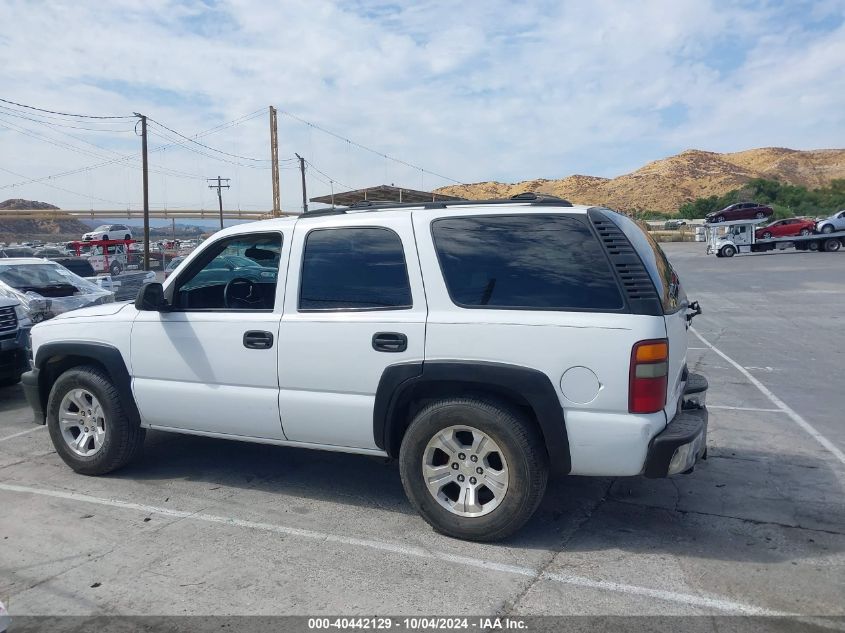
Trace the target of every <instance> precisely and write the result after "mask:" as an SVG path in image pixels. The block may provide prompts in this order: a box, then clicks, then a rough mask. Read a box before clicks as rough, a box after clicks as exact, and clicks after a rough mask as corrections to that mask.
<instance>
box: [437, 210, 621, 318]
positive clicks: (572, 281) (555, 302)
mask: <svg viewBox="0 0 845 633" xmlns="http://www.w3.org/2000/svg"><path fill="white" fill-rule="evenodd" d="M432 234H433V236H434V246H435V248H436V250H437V257H438V259H439V260H440V267H441V269H442V271H443V277H444V279H445V281H446V287H447V288H448V290H449V295H450V296H451V298H452V301H454V302H455V304H457V305H459V306H462V307H465V308H499V309H530V310H619V309H621V308H622V307H623V301H622V296H621V295H620V293H619V288H618V286H617V284H616V279H615V277H614V275H613V273H612V271H611V269H610V265H609V264H608V261H607V257H606V256H605V254H604V251H603V250H602V247H601V245H600V244H599V242H598V240H597V239H596V237H595V236H594V235H593V232H592V231H591V230H590V228H589V227H588V226H586V225H585V224H584V223H582V222H581V221H580V220H579V219H576V218H573V217H570V216H564V215H551V214H542V215H541V214H537V215H523V214H520V215H490V216H479V217H467V218H443V219H440V220H435V221H434V222H432Z"/></svg>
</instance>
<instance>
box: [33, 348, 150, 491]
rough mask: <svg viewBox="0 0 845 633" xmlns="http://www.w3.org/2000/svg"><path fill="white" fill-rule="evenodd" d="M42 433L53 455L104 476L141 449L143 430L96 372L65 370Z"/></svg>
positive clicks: (92, 369)
mask: <svg viewBox="0 0 845 633" xmlns="http://www.w3.org/2000/svg"><path fill="white" fill-rule="evenodd" d="M47 428H48V430H49V431H50V439H52V440H53V446H54V447H55V448H56V452H57V453H58V454H59V456H60V457H61V458H62V459H63V460H64V462H65V463H66V464H67V465H68V466H70V467H71V468H72V469H73V470H75V471H76V472H78V473H82V474H83V475H103V474H105V473H108V472H111V471H113V470H116V469H118V468H120V467H122V466H125V465H126V464H128V463H129V462H130V461H131V460H132V459H133V458H134V457H135V456H136V455H137V454H138V453H139V452H140V450H141V447H142V445H143V443H144V429H142V428H141V426H140V421H139V420H138V419H137V415H136V414H134V413H133V412H132V411H129V410H127V409H126V408H125V407H124V406H123V404H122V403H121V399H120V394H119V393H118V391H117V388H116V387H115V386H114V384H113V383H112V382H111V380H110V379H109V377H108V376H107V375H106V374H105V372H103V371H102V370H101V369H100V368H98V367H94V366H90V365H84V366H80V367H74V368H73V369H69V370H68V371H66V372H65V373H63V374H62V375H61V376H59V378H58V380H56V382H55V384H54V385H53V388H52V390H51V391H50V397H49V399H48V401H47Z"/></svg>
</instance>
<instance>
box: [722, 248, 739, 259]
mask: <svg viewBox="0 0 845 633" xmlns="http://www.w3.org/2000/svg"><path fill="white" fill-rule="evenodd" d="M719 252H720V253H722V257H733V256H734V255H736V249H735V248H734V247H733V246H723V247H722V250H721V251H719Z"/></svg>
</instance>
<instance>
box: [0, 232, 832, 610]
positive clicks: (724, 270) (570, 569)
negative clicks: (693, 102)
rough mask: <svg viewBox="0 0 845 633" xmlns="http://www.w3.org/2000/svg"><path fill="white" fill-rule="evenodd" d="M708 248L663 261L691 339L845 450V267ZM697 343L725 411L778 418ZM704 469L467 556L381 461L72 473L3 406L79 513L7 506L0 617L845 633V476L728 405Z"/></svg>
mask: <svg viewBox="0 0 845 633" xmlns="http://www.w3.org/2000/svg"><path fill="white" fill-rule="evenodd" d="M703 249H704V245H703V244H668V245H666V250H667V253H668V254H669V256H670V259H671V260H672V261H673V263H674V264H675V266H676V267H677V268H678V271H679V274H680V276H681V278H682V280H683V282H684V284H685V286H686V289H687V292H688V294H689V295H690V297H691V298H693V299H698V300H699V301H701V304H702V307H703V308H704V314H703V315H701V316H699V317H697V318H696V320H695V327H696V329H697V330H698V332H699V333H701V334H702V336H704V337H705V338H706V339H707V340H708V341H709V342H711V343H712V344H715V345H716V346H717V347H719V348H720V349H721V350H722V351H723V352H724V353H725V354H727V355H728V356H730V357H731V358H733V359H734V360H735V361H737V362H739V363H740V364H741V365H742V366H744V367H746V368H752V369H749V371H751V372H752V373H753V375H755V376H756V377H757V378H758V379H759V380H760V381H762V382H763V383H764V384H765V385H766V386H767V387H768V388H769V389H771V391H772V392H773V393H775V394H776V395H777V396H778V397H779V398H781V399H782V400H783V401H784V402H786V403H787V404H788V405H789V406H790V407H792V408H794V409H795V411H797V412H798V413H799V414H800V415H801V416H803V417H804V418H805V419H806V420H807V421H808V422H809V423H810V424H812V425H813V426H814V427H815V428H817V429H818V430H819V432H820V433H822V434H824V435H825V436H826V437H828V438H829V439H830V441H831V442H833V443H834V444H835V445H836V446H838V447H840V448H845V427H844V426H843V424H842V418H841V412H842V410H843V408H845V395H843V393H842V389H841V384H842V381H841V374H842V364H843V363H842V361H843V351H842V349H843V345H842V343H845V334H843V330H844V328H843V327H842V325H843V321H842V317H841V314H840V313H841V311H842V308H845V298H843V297H845V292H843V281H842V280H843V279H845V274H843V273H845V254H843V253H839V254H817V253H806V254H775V255H762V256H755V257H735V258H733V259H726V260H722V259H716V258H713V257H705V256H704V255H703ZM752 286H759V287H760V288H759V289H757V290H754V294H753V296H749V294H748V293H749V292H750V291H749V288H751V287H752ZM689 345H690V347H691V348H699V349H691V350H690V352H689V364H690V367H695V368H696V371H699V372H702V373H704V374H705V375H707V377H708V379H709V380H710V391H709V394H708V404H709V405H717V406H718V407H743V408H745V409H775V408H776V407H775V406H774V405H773V404H772V402H771V401H770V400H769V399H767V398H766V397H765V396H764V394H763V393H761V392H760V390H759V389H757V388H756V387H754V386H753V385H752V384H751V383H749V382H748V380H747V379H746V378H745V377H744V376H743V375H742V374H741V373H740V372H739V371H737V370H736V369H735V368H733V367H731V366H729V364H728V363H727V362H725V360H724V359H722V358H721V357H719V356H718V355H716V354H715V353H714V352H712V351H711V350H709V349H707V348H705V347H704V345H703V344H701V342H700V341H699V340H698V339H697V338H696V337H695V336H692V335H691V336H690V341H689ZM766 367H771V368H774V369H776V370H777V371H771V372H768V371H764V370H760V369H759V368H766ZM28 429H32V432H30V433H26V434H23V435H19V436H17V437H14V438H11V439H7V440H4V439H3V438H7V437H8V436H11V435H13V434H15V433H19V432H21V431H26V430H28ZM708 449H709V455H710V457H709V459H708V460H707V461H706V462H704V463H702V464H700V465H699V467H697V468H696V470H695V472H694V473H692V474H691V475H688V476H680V477H676V478H672V479H669V480H647V479H643V478H639V477H631V478H617V479H611V478H583V477H569V478H561V479H555V480H552V481H551V482H550V484H549V489H548V492H547V494H546V497H545V499H544V501H543V503H542V505H541V507H540V509H539V511H538V512H537V514H536V516H535V517H534V518H533V519H532V521H531V522H530V523H529V524H528V525H527V526H526V527H525V529H524V530H523V531H522V532H520V533H519V534H518V535H517V536H516V537H514V538H512V539H510V540H508V541H506V542H504V543H498V544H477V543H465V542H461V541H456V540H453V539H448V538H446V537H442V536H439V535H437V534H435V533H434V532H432V531H431V529H430V528H429V527H428V526H427V525H426V524H425V523H424V522H423V521H422V519H420V518H419V517H418V516H417V515H416V514H415V513H414V512H413V510H412V508H411V507H410V505H409V504H408V502H407V501H406V500H405V497H404V494H403V492H402V487H401V484H400V482H399V476H398V469H397V467H396V464H395V463H392V462H389V461H386V460H383V459H375V458H368V457H359V456H353V455H345V454H341V453H321V452H313V451H307V450H303V449H291V448H280V447H273V446H266V445H258V444H242V443H235V442H225V441H222V440H212V439H206V438H199V437H190V436H179V435H168V434H164V433H149V435H148V437H147V443H146V447H145V452H144V455H143V456H142V458H141V459H140V460H139V461H138V462H137V463H135V464H133V465H132V466H130V467H128V468H126V469H124V470H122V471H120V472H118V473H115V474H113V475H110V476H107V477H83V476H80V475H75V474H74V473H72V472H71V471H70V470H69V469H68V468H67V467H66V466H65V465H64V464H63V463H62V462H61V460H60V459H59V458H58V456H57V455H56V454H55V452H54V451H53V450H52V446H51V445H50V440H49V437H48V435H47V433H46V432H45V431H44V430H39V429H33V426H32V424H31V422H30V412H29V410H28V409H27V408H26V405H25V402H24V400H23V396H22V393H21V391H20V389H19V388H17V387H15V388H8V389H3V390H0V485H8V486H13V487H14V486H18V487H24V488H35V489H39V490H48V491H60V492H61V493H62V494H63V495H65V496H44V495H38V494H29V493H27V492H21V491H17V490H11V489H2V488H0V509H2V511H0V601H3V602H4V603H5V604H6V605H7V606H8V607H9V610H10V612H11V613H12V614H13V615H14V614H153V615H159V614H161V615H165V614H173V615H178V614H203V615H205V614H221V615H224V614H225V615H231V614H249V613H254V614H265V615H266V614H343V615H351V614H373V613H377V614H428V615H431V614H444V615H462V614H474V615H478V614H497V615H505V614H513V615H540V614H585V615H607V614H614V615H623V616H627V615H632V614H643V615H646V614H660V615H665V614H701V613H715V612H718V610H714V609H712V608H709V607H707V606H702V605H701V604H695V603H693V602H689V603H685V602H684V600H683V596H703V597H714V599H715V598H717V599H724V600H725V601H733V603H738V604H742V605H750V606H753V607H759V608H761V609H766V610H771V611H776V612H788V613H798V614H804V615H810V616H823V615H843V613H845V607H843V602H842V596H843V595H845V489H843V486H842V483H841V481H842V480H841V479H840V476H841V473H842V470H843V469H845V465H843V464H841V463H840V462H838V461H837V460H836V459H834V458H833V457H832V455H831V454H830V453H829V452H827V451H825V449H823V448H822V447H821V446H820V445H819V444H818V443H817V442H816V440H814V439H813V438H812V437H811V436H810V435H808V434H807V433H806V432H805V431H804V430H802V429H801V428H799V427H798V426H797V425H796V424H795V423H794V422H793V421H791V420H790V419H789V417H788V416H786V415H784V414H783V413H782V412H780V411H777V412H775V411H758V410H740V409H730V408H714V409H711V413H710V430H709V437H708ZM77 493H78V494H77ZM74 495H76V496H74ZM79 495H87V497H81V496H79ZM89 499H95V500H99V501H98V502H92V501H89ZM132 504H136V505H137V507H136V506H133V505H132ZM145 506H151V507H152V508H154V509H159V510H161V511H155V510H154V511H150V510H149V509H144V507H145ZM168 509H169V510H170V511H171V512H172V514H166V513H165V512H164V511H165V510H168ZM209 516H213V517H214V520H213V521H212V520H209V519H207V518H206V519H203V518H202V517H209ZM261 526H267V527H266V529H265V528H263V527H261ZM273 526H277V527H278V526H282V527H284V530H281V531H279V530H277V531H273V530H272V529H271V528H272V527H273ZM303 534H305V536H303ZM321 534H323V535H326V538H320V535H321ZM374 544H382V545H384V546H383V547H382V545H378V546H375V545H374ZM379 547H381V549H379ZM427 554H432V556H428V557H427ZM556 578H557V579H558V580H555V579H556ZM561 578H563V579H564V581H560V579H561ZM664 594H666V595H667V596H668V597H666V598H662V597H660V596H663V595H664ZM670 594H671V595H670ZM672 596H676V597H675V598H673V597H672ZM677 596H680V597H677Z"/></svg>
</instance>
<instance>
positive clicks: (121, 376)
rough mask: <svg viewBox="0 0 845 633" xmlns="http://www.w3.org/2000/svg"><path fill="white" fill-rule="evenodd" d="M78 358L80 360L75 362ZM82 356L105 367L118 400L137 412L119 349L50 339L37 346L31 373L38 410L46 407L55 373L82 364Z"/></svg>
mask: <svg viewBox="0 0 845 633" xmlns="http://www.w3.org/2000/svg"><path fill="white" fill-rule="evenodd" d="M79 360H82V361H83V362H78V361H79ZM85 360H91V361H95V362H96V363H97V364H99V365H101V366H102V367H103V368H104V369H105V370H106V373H107V374H108V375H109V377H110V378H111V379H112V381H113V382H114V385H115V387H116V388H117V390H118V392H119V393H120V398H121V400H122V401H123V402H124V403H126V406H128V407H129V408H130V410H132V411H133V412H135V413H137V407H136V406H135V398H134V396H133V395H132V379H131V377H130V376H129V370H128V369H127V368H126V363H125V362H124V360H123V355H122V354H121V353H120V350H119V349H117V348H116V347H114V346H112V345H108V344H106V343H97V342H93V341H74V342H53V343H44V344H43V345H41V346H39V348H38V351H37V352H36V354H35V359H34V363H33V374H36V376H37V380H38V395H39V399H40V401H41V406H42V411H46V410H47V399H48V398H49V397H50V390H51V389H52V388H53V383H54V382H55V381H56V379H57V378H58V377H59V375H60V374H61V373H62V372H64V371H66V370H67V369H69V368H70V367H75V366H78V365H81V364H85V363H84V361H85ZM68 361H70V362H68Z"/></svg>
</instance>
